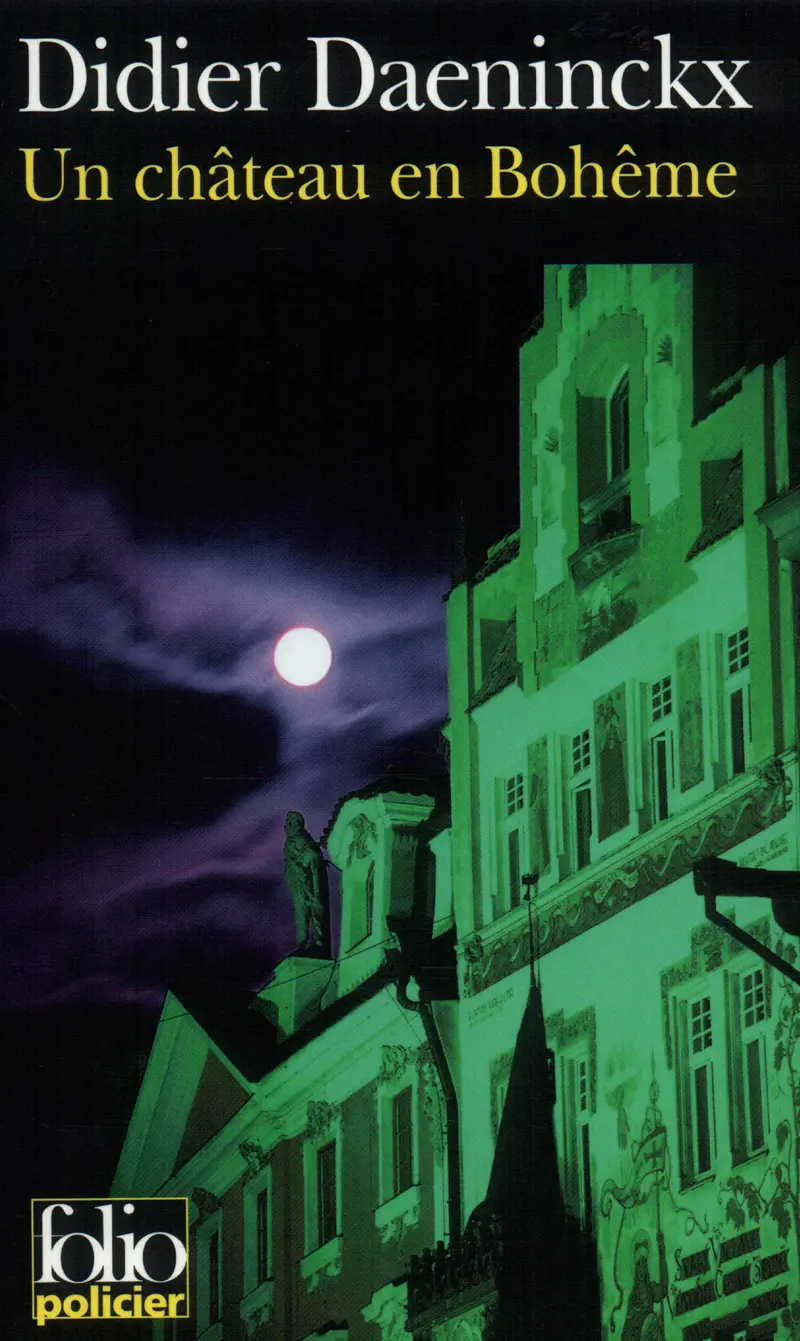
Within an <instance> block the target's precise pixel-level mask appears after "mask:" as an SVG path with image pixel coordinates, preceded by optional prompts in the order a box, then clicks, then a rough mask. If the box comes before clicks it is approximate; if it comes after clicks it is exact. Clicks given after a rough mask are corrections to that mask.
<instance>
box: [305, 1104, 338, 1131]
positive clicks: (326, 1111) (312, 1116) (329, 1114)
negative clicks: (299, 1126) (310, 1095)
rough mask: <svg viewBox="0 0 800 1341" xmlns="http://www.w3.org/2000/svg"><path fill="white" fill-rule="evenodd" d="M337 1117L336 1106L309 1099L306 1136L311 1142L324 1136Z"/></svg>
mask: <svg viewBox="0 0 800 1341" xmlns="http://www.w3.org/2000/svg"><path fill="white" fill-rule="evenodd" d="M338 1116H339V1109H338V1107H337V1106H336V1104H329V1103H326V1102H325V1100H324V1099H310V1100H309V1103H308V1125H307V1127H306V1135H307V1136H308V1137H310V1138H311V1140H312V1141H313V1140H317V1139H318V1138H319V1137H321V1136H325V1135H326V1133H327V1132H328V1131H329V1130H330V1128H331V1127H332V1125H333V1123H334V1122H335V1121H336V1120H337V1118H338Z"/></svg>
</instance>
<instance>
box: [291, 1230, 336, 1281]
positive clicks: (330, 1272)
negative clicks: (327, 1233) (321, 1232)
mask: <svg viewBox="0 0 800 1341" xmlns="http://www.w3.org/2000/svg"><path fill="white" fill-rule="evenodd" d="M341 1269H342V1236H341V1234H338V1235H337V1237H336V1238H335V1239H329V1240H328V1242H327V1243H323V1244H322V1246H321V1247H319V1248H315V1249H314V1251H313V1252H311V1253H307V1254H306V1256H305V1257H302V1258H301V1259H300V1275H301V1276H302V1277H303V1280H304V1281H305V1282H306V1284H307V1286H308V1292H309V1294H310V1293H311V1291H312V1290H315V1289H316V1288H317V1286H318V1285H319V1283H320V1281H321V1280H322V1277H323V1276H338V1275H339V1273H340V1272H341Z"/></svg>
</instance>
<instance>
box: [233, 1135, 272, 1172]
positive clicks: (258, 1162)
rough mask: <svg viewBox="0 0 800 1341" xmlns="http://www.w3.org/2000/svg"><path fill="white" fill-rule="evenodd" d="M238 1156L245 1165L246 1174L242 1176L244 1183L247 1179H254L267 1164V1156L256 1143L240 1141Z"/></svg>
mask: <svg viewBox="0 0 800 1341" xmlns="http://www.w3.org/2000/svg"><path fill="white" fill-rule="evenodd" d="M239 1154H240V1155H241V1157H242V1159H243V1160H244V1162H245V1164H246V1165H247V1172H246V1173H245V1176H244V1180H245V1182H247V1180H248V1178H254V1177H255V1175H256V1174H257V1173H260V1172H261V1170H262V1169H263V1168H264V1165H265V1164H267V1163H268V1162H269V1154H268V1153H267V1151H266V1150H264V1148H263V1147H262V1146H260V1145H259V1144H258V1142H257V1141H242V1143H241V1145H240V1146H239Z"/></svg>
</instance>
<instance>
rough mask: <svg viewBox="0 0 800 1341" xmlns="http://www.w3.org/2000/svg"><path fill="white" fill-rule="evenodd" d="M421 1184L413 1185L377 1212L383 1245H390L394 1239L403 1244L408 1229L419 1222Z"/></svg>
mask: <svg viewBox="0 0 800 1341" xmlns="http://www.w3.org/2000/svg"><path fill="white" fill-rule="evenodd" d="M420 1200H421V1197H420V1188H419V1183H412V1185H411V1187H407V1188H406V1189H405V1191H404V1192H398V1194H397V1196H396V1197H392V1198H391V1199H390V1200H389V1201H385V1202H384V1203H383V1205H382V1206H378V1208H377V1209H376V1211H375V1227H376V1229H377V1230H378V1231H379V1232H380V1236H381V1243H390V1242H391V1240H392V1239H397V1240H398V1242H402V1240H403V1235H404V1234H405V1232H406V1230H407V1229H411V1228H412V1227H413V1226H414V1225H416V1224H417V1223H418V1222H419V1210H420Z"/></svg>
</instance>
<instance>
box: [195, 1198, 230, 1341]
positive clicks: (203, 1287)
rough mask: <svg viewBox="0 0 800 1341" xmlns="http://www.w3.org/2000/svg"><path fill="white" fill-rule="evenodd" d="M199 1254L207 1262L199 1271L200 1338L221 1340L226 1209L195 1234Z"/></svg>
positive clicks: (207, 1340) (199, 1225)
mask: <svg viewBox="0 0 800 1341" xmlns="http://www.w3.org/2000/svg"><path fill="white" fill-rule="evenodd" d="M214 1243H216V1258H215V1260H216V1268H217V1270H216V1278H215V1279H216V1289H215V1291H214V1294H215V1295H216V1306H214V1298H213V1297H212V1279H213V1275H212V1272H211V1270H210V1265H211V1250H212V1247H213V1245H214ZM195 1251H196V1253H197V1261H198V1263H203V1267H202V1269H200V1270H198V1271H197V1325H196V1335H197V1336H198V1338H200V1337H202V1341H221V1337H222V1318H223V1308H224V1302H225V1296H224V1272H223V1264H224V1259H223V1215H222V1209H221V1208H220V1209H218V1210H216V1211H214V1212H213V1213H212V1214H211V1215H209V1216H207V1217H206V1218H205V1219H204V1220H201V1221H200V1222H199V1223H198V1226H197V1230H196V1233H195Z"/></svg>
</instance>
